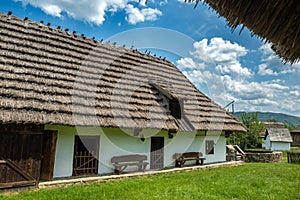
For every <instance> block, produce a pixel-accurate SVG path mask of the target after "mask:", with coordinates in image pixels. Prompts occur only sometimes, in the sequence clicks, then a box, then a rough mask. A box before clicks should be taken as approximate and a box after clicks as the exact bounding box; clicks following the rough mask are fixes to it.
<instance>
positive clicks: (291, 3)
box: [186, 0, 300, 63]
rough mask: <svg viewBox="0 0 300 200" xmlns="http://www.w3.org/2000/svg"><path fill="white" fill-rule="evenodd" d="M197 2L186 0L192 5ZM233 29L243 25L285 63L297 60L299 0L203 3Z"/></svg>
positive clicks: (299, 56) (299, 53)
mask: <svg viewBox="0 0 300 200" xmlns="http://www.w3.org/2000/svg"><path fill="white" fill-rule="evenodd" d="M200 1H201V0H186V2H196V5H197V4H198V3H199V2H200ZM203 1H204V2H205V3H207V4H208V5H209V6H210V7H212V8H213V9H214V10H215V11H216V12H217V13H218V14H219V15H220V16H222V17H225V18H226V19H227V22H228V25H229V26H230V27H231V28H232V29H233V30H234V29H236V27H237V26H238V25H241V24H242V25H243V27H242V29H241V31H242V30H243V28H244V26H246V27H247V28H248V29H249V30H250V31H251V32H252V33H253V34H255V35H257V36H259V37H261V38H263V39H264V40H265V41H267V42H270V43H272V49H273V50H274V51H275V53H276V54H277V55H279V56H280V57H281V58H283V59H284V60H285V61H286V62H290V63H295V62H298V61H299V59H300V45H299V44H300V3H299V0H273V1H270V0H250V1H249V0H203Z"/></svg>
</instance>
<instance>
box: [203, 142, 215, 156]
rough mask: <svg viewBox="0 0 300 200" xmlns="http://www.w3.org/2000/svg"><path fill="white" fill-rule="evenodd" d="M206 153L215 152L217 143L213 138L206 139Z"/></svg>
mask: <svg viewBox="0 0 300 200" xmlns="http://www.w3.org/2000/svg"><path fill="white" fill-rule="evenodd" d="M205 153H206V154H214V153H215V143H214V141H213V140H206V141H205Z"/></svg>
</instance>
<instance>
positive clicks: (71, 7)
mask: <svg viewBox="0 0 300 200" xmlns="http://www.w3.org/2000/svg"><path fill="white" fill-rule="evenodd" d="M14 1H22V3H23V5H24V6H26V5H27V4H31V5H32V6H34V7H38V8H41V9H42V10H43V11H44V12H45V13H47V14H49V15H53V16H55V17H61V16H62V13H63V12H65V13H67V14H68V15H69V16H71V17H73V18H75V19H79V20H84V21H87V22H90V23H94V24H97V25H101V24H102V23H103V22H104V21H105V15H106V14H107V13H108V12H110V13H115V12H118V11H121V10H124V9H128V6H129V5H130V4H129V3H130V2H135V3H139V4H138V5H139V6H142V7H145V6H147V5H148V4H145V2H146V1H145V0H142V1H139V0H81V1H75V0H61V1H56V0H14ZM130 9H131V12H129V13H128V14H129V15H130V16H127V19H129V20H128V21H129V23H130V22H134V23H133V24H136V23H138V22H144V21H148V20H150V21H153V20H156V19H157V17H158V16H160V15H162V12H161V11H159V10H158V9H153V8H144V9H142V10H139V9H138V8H136V9H133V8H130V7H129V10H130Z"/></svg>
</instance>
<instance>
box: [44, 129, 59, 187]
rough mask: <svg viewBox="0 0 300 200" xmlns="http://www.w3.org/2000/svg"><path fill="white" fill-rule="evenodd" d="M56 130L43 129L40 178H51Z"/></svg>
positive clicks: (49, 179)
mask: <svg viewBox="0 0 300 200" xmlns="http://www.w3.org/2000/svg"><path fill="white" fill-rule="evenodd" d="M56 141H57V131H45V132H44V138H43V153H42V161H41V174H40V179H41V180H45V181H52V180H53V173H54V161H55V150H56Z"/></svg>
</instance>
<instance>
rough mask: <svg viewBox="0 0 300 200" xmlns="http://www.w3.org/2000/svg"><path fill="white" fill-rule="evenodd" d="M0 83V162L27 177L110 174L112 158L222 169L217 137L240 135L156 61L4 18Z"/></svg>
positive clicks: (172, 69)
mask: <svg viewBox="0 0 300 200" xmlns="http://www.w3.org/2000/svg"><path fill="white" fill-rule="evenodd" d="M0 80H1V84H0V96H1V99H0V125H1V132H0V157H1V158H0V160H1V159H4V160H10V161H12V162H14V163H15V165H17V166H18V167H19V170H23V171H24V174H27V175H26V177H33V178H34V179H35V180H39V179H42V180H52V179H53V178H56V177H68V176H76V175H87V174H107V173H113V172H114V166H113V165H112V163H111V159H112V157H115V156H121V155H133V154H142V155H145V156H147V162H148V163H149V165H148V166H147V170H156V169H161V168H165V167H171V166H174V156H173V155H174V154H175V153H182V152H202V153H203V156H204V157H205V159H206V160H205V162H206V163H213V162H224V161H226V138H225V136H228V134H230V133H232V132H234V131H243V132H245V131H246V128H245V127H244V126H243V125H242V124H241V123H240V122H239V121H238V120H237V119H236V118H235V117H234V116H232V115H230V114H229V113H227V112H226V111H225V110H224V109H223V108H221V107H220V106H219V105H217V104H216V103H215V102H213V101H212V100H211V99H209V98H208V97H207V96H205V95H204V94H203V93H201V92H200V91H199V90H198V89H197V88H196V87H195V86H194V85H193V84H192V83H191V82H190V81H189V80H188V79H187V78H186V77H185V76H184V75H183V74H182V73H181V72H180V71H179V70H178V69H177V68H176V66H174V65H173V64H172V63H170V62H169V61H167V60H165V59H162V58H157V57H154V56H151V55H148V54H145V53H141V52H139V51H137V50H133V49H127V48H125V47H121V46H116V45H115V44H110V43H104V42H100V41H95V40H94V39H88V38H85V37H84V36H79V35H77V34H76V33H70V32H68V31H67V30H61V29H60V28H53V27H51V26H50V25H44V24H43V23H42V22H41V23H37V22H34V21H30V20H28V19H27V18H26V19H21V18H18V17H14V16H12V15H11V14H8V15H6V14H2V15H1V16H0ZM5 162H8V161H5ZM5 162H4V161H3V163H5ZM15 165H14V166H15ZM10 166H13V165H10ZM0 167H1V166H0ZM132 170H136V168H134V167H128V168H127V169H126V170H125V171H127V172H129V171H132ZM18 177H19V176H17V175H16V176H12V177H11V179H12V180H15V181H20V180H21V177H19V178H18ZM23 177H24V176H23ZM17 179H18V180H17ZM19 179H20V180H19ZM6 180H7V179H6ZM0 181H1V179H0Z"/></svg>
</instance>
